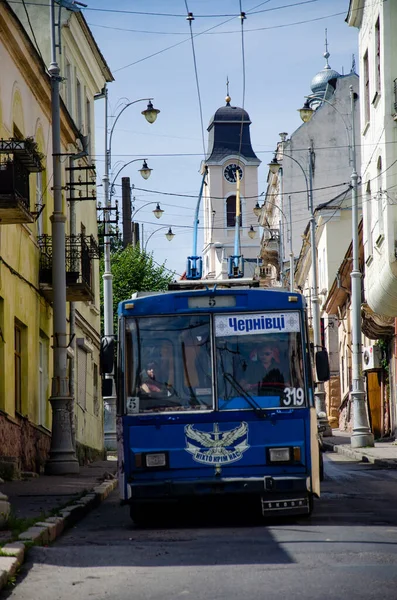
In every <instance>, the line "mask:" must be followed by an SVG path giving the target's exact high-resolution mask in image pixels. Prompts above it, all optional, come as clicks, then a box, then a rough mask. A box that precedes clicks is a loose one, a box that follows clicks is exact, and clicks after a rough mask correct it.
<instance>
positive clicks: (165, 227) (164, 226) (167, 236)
mask: <svg viewBox="0 0 397 600" xmlns="http://www.w3.org/2000/svg"><path fill="white" fill-rule="evenodd" d="M167 227H168V231H167V233H166V234H165V237H166V238H167V240H168V241H169V242H172V240H173V239H174V237H175V233H174V232H173V231H172V227H170V226H169V225H162V226H161V227H158V228H157V229H155V230H154V231H152V233H151V234H150V235H149V237H148V239H147V240H146V242H145V246H144V248H143V251H144V252H146V248H147V245H148V243H149V240H150V238H151V237H152V236H153V235H154V234H155V233H157V232H158V231H160V230H161V229H167Z"/></svg>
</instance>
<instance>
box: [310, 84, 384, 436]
mask: <svg viewBox="0 0 397 600" xmlns="http://www.w3.org/2000/svg"><path fill="white" fill-rule="evenodd" d="M349 95H350V111H351V130H350V132H349V128H348V126H347V124H346V122H345V119H344V117H343V115H342V114H341V113H340V112H339V110H338V109H337V108H336V107H335V106H334V105H333V104H332V103H331V102H329V101H328V100H325V99H324V98H321V100H322V101H323V102H326V103H327V104H329V105H330V106H332V108H333V109H334V110H336V112H337V113H338V114H339V115H340V116H341V117H342V120H343V124H344V125H345V128H346V132H347V135H348V139H349V159H350V162H351V167H352V172H351V177H350V181H351V188H352V271H351V274H350V278H351V292H352V297H351V307H352V390H351V392H350V400H351V402H352V403H353V433H352V436H351V446H352V447H353V448H363V447H365V446H373V445H374V436H373V434H372V432H371V429H370V426H369V419H368V414H367V408H366V396H365V391H364V379H363V376H362V341H361V302H362V298H361V278H362V275H361V271H360V267H359V238H358V195H357V179H358V175H357V165H356V140H355V119H354V101H355V99H356V97H357V96H356V94H355V93H354V91H353V86H350V87H349ZM308 108H309V109H310V110H308ZM301 111H302V112H301ZM310 111H311V112H310ZM300 112H301V117H302V120H304V119H303V117H304V118H305V119H306V121H305V122H307V121H308V120H310V118H311V115H312V114H313V112H314V111H313V109H312V108H311V107H310V105H309V102H305V105H304V106H303V108H302V109H300ZM350 135H351V138H350Z"/></svg>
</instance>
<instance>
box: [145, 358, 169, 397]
mask: <svg viewBox="0 0 397 600" xmlns="http://www.w3.org/2000/svg"><path fill="white" fill-rule="evenodd" d="M156 373H157V365H156V363H154V362H149V363H148V364H147V365H146V369H144V370H143V371H142V372H141V375H140V380H141V384H140V386H139V391H140V392H143V393H144V394H152V393H153V392H155V393H162V394H166V395H167V394H168V387H167V385H166V384H165V383H160V381H158V380H157V379H156Z"/></svg>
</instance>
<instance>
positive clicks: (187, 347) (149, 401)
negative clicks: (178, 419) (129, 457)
mask: <svg viewBox="0 0 397 600" xmlns="http://www.w3.org/2000/svg"><path fill="white" fill-rule="evenodd" d="M125 350H126V352H125V355H126V358H125V360H126V364H125V371H126V384H127V385H126V391H127V411H128V412H130V413H134V412H137V413H139V412H163V411H167V412H168V411H175V410H176V411H192V410H193V411H194V410H208V409H213V407H214V402H213V384H212V379H213V378H212V354H211V352H212V344H211V333H210V316H209V315H197V316H196V315H188V316H172V317H144V318H138V319H127V321H126V344H125Z"/></svg>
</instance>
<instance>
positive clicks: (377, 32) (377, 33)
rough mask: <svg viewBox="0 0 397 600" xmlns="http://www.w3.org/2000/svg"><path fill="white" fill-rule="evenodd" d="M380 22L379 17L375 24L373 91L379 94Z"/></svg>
mask: <svg viewBox="0 0 397 600" xmlns="http://www.w3.org/2000/svg"><path fill="white" fill-rule="evenodd" d="M380 88H381V76H380V22H379V17H378V19H377V21H376V23H375V90H376V91H377V92H378V94H380Z"/></svg>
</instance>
